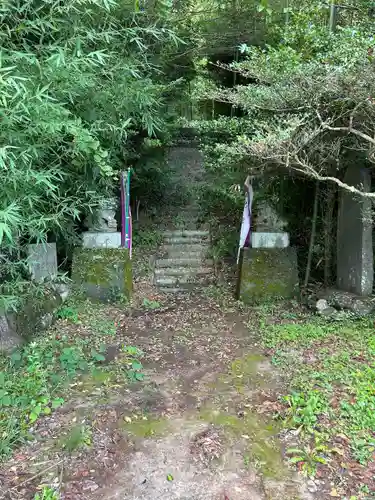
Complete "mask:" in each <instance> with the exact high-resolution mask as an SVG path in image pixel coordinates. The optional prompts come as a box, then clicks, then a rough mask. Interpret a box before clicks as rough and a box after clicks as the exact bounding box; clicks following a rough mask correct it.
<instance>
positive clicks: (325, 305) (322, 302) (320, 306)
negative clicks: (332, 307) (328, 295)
mask: <svg viewBox="0 0 375 500" xmlns="http://www.w3.org/2000/svg"><path fill="white" fill-rule="evenodd" d="M328 307H329V305H328V302H327V301H326V300H325V299H319V300H318V301H317V303H316V304H315V308H316V310H317V311H318V312H320V311H324V309H328Z"/></svg>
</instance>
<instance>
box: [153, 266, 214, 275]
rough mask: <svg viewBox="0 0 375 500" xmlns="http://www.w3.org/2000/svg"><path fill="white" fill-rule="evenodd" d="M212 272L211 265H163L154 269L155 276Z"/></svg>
mask: <svg viewBox="0 0 375 500" xmlns="http://www.w3.org/2000/svg"><path fill="white" fill-rule="evenodd" d="M212 272H213V269H212V267H195V268H191V267H163V268H160V269H155V276H205V275H207V274H211V273H212Z"/></svg>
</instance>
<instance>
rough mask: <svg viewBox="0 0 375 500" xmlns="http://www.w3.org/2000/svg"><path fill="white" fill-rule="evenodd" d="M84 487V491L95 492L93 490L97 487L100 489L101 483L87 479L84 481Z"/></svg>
mask: <svg viewBox="0 0 375 500" xmlns="http://www.w3.org/2000/svg"><path fill="white" fill-rule="evenodd" d="M82 489H83V491H91V492H93V491H96V490H97V489H99V485H98V484H96V483H95V482H94V481H90V480H86V481H84V482H83V486H82Z"/></svg>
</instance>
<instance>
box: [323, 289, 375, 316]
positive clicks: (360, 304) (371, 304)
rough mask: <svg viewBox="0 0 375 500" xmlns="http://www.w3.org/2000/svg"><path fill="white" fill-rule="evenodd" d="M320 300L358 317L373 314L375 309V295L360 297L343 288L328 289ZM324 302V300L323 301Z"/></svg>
mask: <svg viewBox="0 0 375 500" xmlns="http://www.w3.org/2000/svg"><path fill="white" fill-rule="evenodd" d="M322 295H323V296H324V298H323V297H322V298H321V299H320V300H319V301H318V302H320V301H325V302H327V303H328V305H329V306H330V307H334V308H335V309H337V310H339V311H349V312H351V313H353V314H354V315H356V316H358V317H363V316H367V315H369V314H371V313H372V312H373V311H374V310H375V297H360V296H358V295H355V294H353V293H350V292H344V291H342V290H326V291H325V292H323V294H322ZM322 303H323V302H322Z"/></svg>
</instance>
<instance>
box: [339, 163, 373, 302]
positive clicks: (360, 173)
mask: <svg viewBox="0 0 375 500" xmlns="http://www.w3.org/2000/svg"><path fill="white" fill-rule="evenodd" d="M344 182H345V183H346V184H348V185H351V186H355V187H357V188H359V189H363V190H364V191H367V192H369V191H371V175H370V172H369V170H368V169H367V168H364V167H362V168H361V167H359V166H358V164H357V165H356V164H355V163H353V164H352V165H350V166H349V167H348V169H347V171H346V174H345V177H344ZM371 205H372V202H371V200H370V199H368V198H364V197H361V196H356V195H353V194H352V193H350V192H349V191H345V190H344V189H343V190H341V192H340V204H339V213H338V225H337V287H338V288H339V289H340V290H344V291H347V292H352V293H355V294H357V295H370V294H371V293H372V287H373V280H374V263H373V248H372V220H371Z"/></svg>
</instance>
